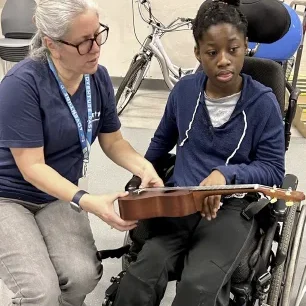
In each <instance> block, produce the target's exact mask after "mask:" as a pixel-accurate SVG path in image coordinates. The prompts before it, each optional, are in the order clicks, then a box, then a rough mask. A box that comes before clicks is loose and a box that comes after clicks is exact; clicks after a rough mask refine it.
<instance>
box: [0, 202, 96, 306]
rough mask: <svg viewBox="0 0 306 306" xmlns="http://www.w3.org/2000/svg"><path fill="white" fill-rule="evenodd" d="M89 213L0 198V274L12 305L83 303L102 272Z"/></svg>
mask: <svg viewBox="0 0 306 306" xmlns="http://www.w3.org/2000/svg"><path fill="white" fill-rule="evenodd" d="M96 251H97V249H96V247H95V242H94V239H93V235H92V231H91V228H90V224H89V220H88V216H87V213H86V212H84V211H82V212H81V213H78V212H76V211H74V210H73V209H71V207H70V205H69V204H68V203H65V202H63V201H55V202H52V203H49V204H42V205H37V204H32V203H29V202H24V201H20V200H15V199H7V198H0V278H1V279H2V280H3V282H4V283H5V284H6V286H7V287H8V288H9V289H10V290H11V291H12V292H13V298H12V304H13V305H20V306H23V305H31V306H32V305H39V306H59V305H60V306H81V305H83V302H84V300H85V297H86V295H87V294H88V293H90V292H91V291H92V290H93V289H94V288H95V287H96V285H97V283H98V281H99V280H100V278H101V276H102V265H101V263H100V262H99V261H98V260H97V258H96Z"/></svg>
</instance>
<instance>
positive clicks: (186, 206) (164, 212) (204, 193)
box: [118, 184, 305, 220]
mask: <svg viewBox="0 0 306 306" xmlns="http://www.w3.org/2000/svg"><path fill="white" fill-rule="evenodd" d="M256 192H258V193H263V194H265V195H266V196H269V197H271V198H272V199H271V203H274V202H276V200H277V199H282V200H285V201H286V205H287V206H290V205H292V204H293V202H300V201H303V200H305V194H304V193H302V192H299V191H292V189H291V188H289V189H288V190H285V189H280V188H276V187H267V186H262V185H258V184H244V185H215V186H191V187H158V188H140V189H135V190H132V191H130V193H129V195H127V196H126V197H123V198H120V199H118V203H119V210H120V216H121V218H122V219H124V220H142V219H149V218H155V217H182V216H187V215H191V214H193V213H196V212H198V211H200V212H201V211H202V205H203V200H204V198H205V197H208V196H211V195H230V194H237V193H256Z"/></svg>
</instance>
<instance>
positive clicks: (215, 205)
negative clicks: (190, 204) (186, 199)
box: [200, 170, 226, 221]
mask: <svg viewBox="0 0 306 306" xmlns="http://www.w3.org/2000/svg"><path fill="white" fill-rule="evenodd" d="M212 185H226V179H225V177H224V176H223V174H222V173H221V172H220V171H218V170H214V171H213V172H212V173H211V174H210V175H209V176H208V177H207V178H206V179H204V180H203V181H202V182H201V183H200V186H212ZM220 200H221V196H220V195H213V196H209V197H206V198H205V199H204V201H203V210H202V213H201V214H202V216H203V217H206V219H207V220H209V221H210V220H211V219H214V218H216V217H217V212H218V210H219V208H220Z"/></svg>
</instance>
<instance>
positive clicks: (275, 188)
mask: <svg viewBox="0 0 306 306" xmlns="http://www.w3.org/2000/svg"><path fill="white" fill-rule="evenodd" d="M276 190H277V187H276V185H274V186H273V187H272V189H271V190H270V191H271V192H272V193H274V192H275V191H276Z"/></svg>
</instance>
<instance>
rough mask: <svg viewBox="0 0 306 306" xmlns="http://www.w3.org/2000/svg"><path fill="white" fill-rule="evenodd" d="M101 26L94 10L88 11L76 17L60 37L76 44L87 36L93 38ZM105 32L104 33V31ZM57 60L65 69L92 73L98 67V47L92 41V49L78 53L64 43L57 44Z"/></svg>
mask: <svg viewBox="0 0 306 306" xmlns="http://www.w3.org/2000/svg"><path fill="white" fill-rule="evenodd" d="M101 30H103V28H102V27H101V26H100V24H99V17H98V16H97V14H96V12H94V11H88V12H86V13H84V14H82V15H79V16H78V17H76V19H75V20H73V22H72V23H71V25H70V28H69V30H68V33H67V34H66V35H65V36H64V37H63V38H62V40H63V41H65V42H68V43H71V44H74V45H78V44H80V43H82V42H84V41H85V40H87V39H89V38H94V37H95V34H97V33H99V32H100V31H101ZM104 34H106V33H104ZM57 50H58V52H57V55H58V56H59V60H60V61H61V64H62V65H63V67H65V68H66V69H69V70H72V71H74V72H76V73H80V74H86V73H88V74H93V73H95V72H96V70H97V68H98V61H99V56H100V47H99V46H98V45H97V44H96V42H94V43H93V46H92V49H91V50H90V51H89V52H88V53H86V54H84V55H80V54H79V52H78V50H77V49H76V48H75V47H73V46H69V45H66V44H64V43H59V44H58V49H57Z"/></svg>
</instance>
